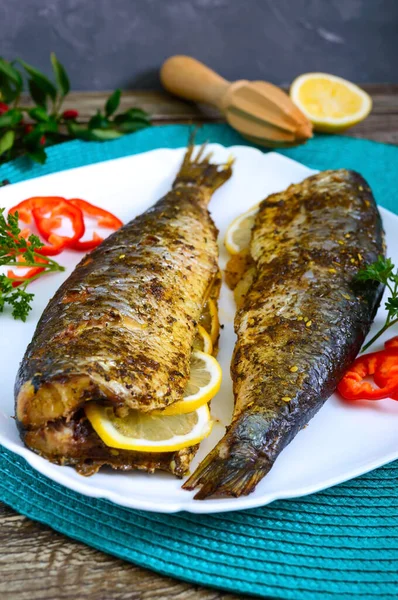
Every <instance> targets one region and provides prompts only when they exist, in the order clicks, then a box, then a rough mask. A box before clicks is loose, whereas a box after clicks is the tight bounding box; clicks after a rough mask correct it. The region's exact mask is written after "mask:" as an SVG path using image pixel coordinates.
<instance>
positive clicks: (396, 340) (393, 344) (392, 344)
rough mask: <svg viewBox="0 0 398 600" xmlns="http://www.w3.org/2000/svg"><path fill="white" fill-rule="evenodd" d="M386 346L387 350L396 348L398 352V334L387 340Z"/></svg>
mask: <svg viewBox="0 0 398 600" xmlns="http://www.w3.org/2000/svg"><path fill="white" fill-rule="evenodd" d="M384 348H385V349H386V350H396V351H397V352H398V335H396V336H395V337H393V338H391V339H390V340H387V341H386V342H385V343H384Z"/></svg>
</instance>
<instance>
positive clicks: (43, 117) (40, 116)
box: [29, 106, 51, 122]
mask: <svg viewBox="0 0 398 600" xmlns="http://www.w3.org/2000/svg"><path fill="white" fill-rule="evenodd" d="M29 116H30V117H32V119H34V120H35V121H40V122H46V121H49V120H50V119H51V117H50V115H49V114H48V113H47V111H46V110H45V109H44V108H43V107H41V106H36V107H35V108H31V109H30V111H29Z"/></svg>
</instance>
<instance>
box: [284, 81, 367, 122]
mask: <svg viewBox="0 0 398 600" xmlns="http://www.w3.org/2000/svg"><path fill="white" fill-rule="evenodd" d="M290 97H291V99H292V100H293V102H294V103H295V104H296V106H298V108H300V110H301V111H302V112H303V113H304V114H305V115H306V116H307V117H308V118H309V119H310V121H311V122H312V124H313V125H314V129H316V130H317V131H328V132H332V133H334V132H338V131H343V130H344V129H347V128H348V127H352V126H353V125H355V124H356V123H359V122H360V121H362V120H363V119H365V118H366V117H367V116H368V114H369V113H370V111H371V109H372V99H371V97H370V96H369V95H368V94H367V93H366V92H364V90H362V89H361V88H360V87H358V86H357V85H355V84H354V83H351V82H350V81H347V80H346V79H342V78H341V77H336V76H335V75H329V74H328V73H306V74H304V75H300V77H297V79H295V80H294V81H293V83H292V85H291V87H290Z"/></svg>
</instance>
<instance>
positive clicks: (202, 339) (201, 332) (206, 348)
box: [193, 325, 213, 354]
mask: <svg viewBox="0 0 398 600" xmlns="http://www.w3.org/2000/svg"><path fill="white" fill-rule="evenodd" d="M193 348H194V350H200V351H201V352H206V354H212V353H213V342H212V341H211V337H210V335H209V334H208V333H207V331H206V329H205V328H204V327H202V325H198V330H197V332H196V337H195V340H194V343H193Z"/></svg>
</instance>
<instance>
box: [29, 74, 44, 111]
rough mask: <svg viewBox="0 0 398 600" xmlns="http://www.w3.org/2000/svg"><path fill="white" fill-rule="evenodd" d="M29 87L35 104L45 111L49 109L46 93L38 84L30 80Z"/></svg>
mask: <svg viewBox="0 0 398 600" xmlns="http://www.w3.org/2000/svg"><path fill="white" fill-rule="evenodd" d="M28 87H29V92H30V95H31V96H32V99H33V101H34V102H35V104H37V105H38V106H41V107H42V108H44V109H45V108H46V107H47V94H46V92H45V91H44V90H43V89H42V88H41V87H40V86H39V85H38V84H37V83H36V81H35V80H34V79H29V81H28Z"/></svg>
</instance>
